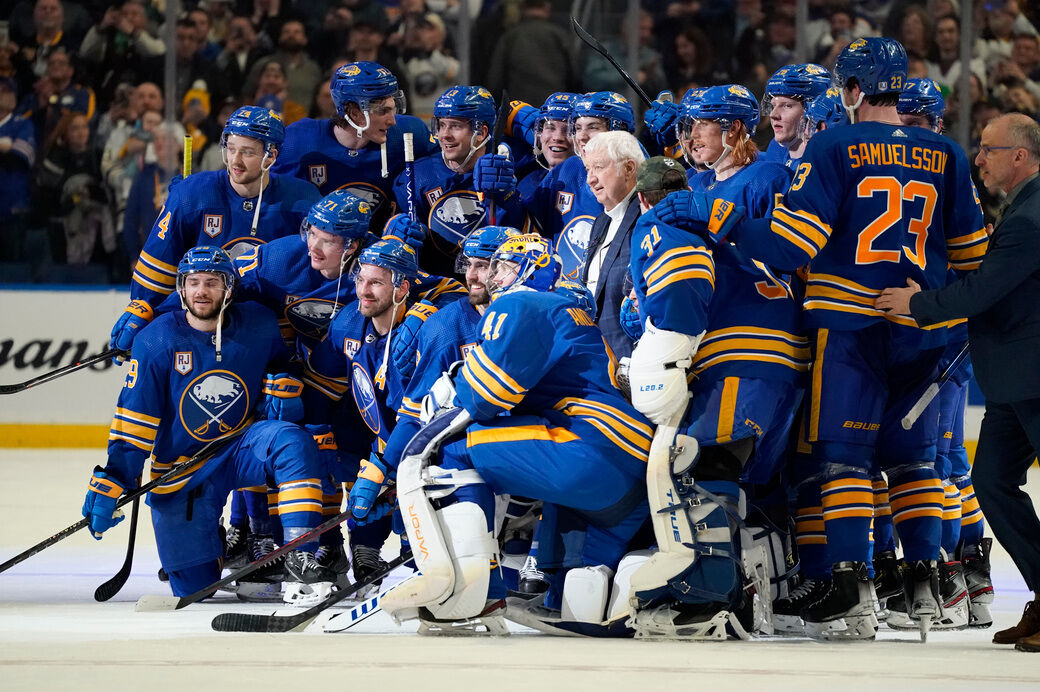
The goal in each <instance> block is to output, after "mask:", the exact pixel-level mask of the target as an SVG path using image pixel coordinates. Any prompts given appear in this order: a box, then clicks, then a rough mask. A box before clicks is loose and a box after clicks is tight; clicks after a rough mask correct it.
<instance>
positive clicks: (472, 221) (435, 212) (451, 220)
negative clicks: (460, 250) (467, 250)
mask: <svg viewBox="0 0 1040 692" xmlns="http://www.w3.org/2000/svg"><path fill="white" fill-rule="evenodd" d="M485 215H486V211H485V209H484V203H483V202H481V201H480V197H479V195H478V194H477V193H476V192H472V191H470V190H456V191H454V192H449V193H448V194H446V195H443V196H441V197H439V198H438V199H437V201H436V202H434V203H433V205H432V207H431V209H430V218H429V222H430V223H429V225H430V228H431V229H432V230H433V232H434V233H436V234H437V235H439V236H441V237H442V238H446V239H447V240H450V241H451V242H453V243H455V244H459V243H461V242H462V241H463V240H464V239H465V238H466V236H468V235H469V234H470V233H472V232H473V231H475V230H476V229H477V228H479V227H480V226H483V225H484V217H485Z"/></svg>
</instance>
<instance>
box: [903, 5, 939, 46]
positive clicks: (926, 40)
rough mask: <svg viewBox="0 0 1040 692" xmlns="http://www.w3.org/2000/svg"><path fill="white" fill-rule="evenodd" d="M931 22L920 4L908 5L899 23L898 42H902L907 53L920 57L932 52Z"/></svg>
mask: <svg viewBox="0 0 1040 692" xmlns="http://www.w3.org/2000/svg"><path fill="white" fill-rule="evenodd" d="M931 33H932V23H931V20H930V19H929V18H928V12H927V11H925V9H924V8H923V7H921V6H920V5H910V6H909V7H907V8H906V12H905V13H904V14H903V20H902V21H901V22H900V23H899V36H898V38H899V42H900V43H902V44H903V48H905V49H906V52H907V55H920V56H922V57H925V56H928V55H931V54H932V42H931V38H930V36H931Z"/></svg>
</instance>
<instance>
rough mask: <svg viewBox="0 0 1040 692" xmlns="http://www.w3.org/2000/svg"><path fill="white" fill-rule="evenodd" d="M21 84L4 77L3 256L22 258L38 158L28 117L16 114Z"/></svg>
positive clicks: (0, 145) (0, 159)
mask: <svg viewBox="0 0 1040 692" xmlns="http://www.w3.org/2000/svg"><path fill="white" fill-rule="evenodd" d="M17 88H18V85H17V84H15V82H14V80H13V79H11V78H10V77H0V260H3V261H18V260H20V259H22V247H23V244H24V240H25V229H26V218H27V216H28V213H29V207H28V201H29V181H30V178H31V176H32V168H33V164H34V163H35V162H36V138H35V135H34V134H33V126H32V123H30V122H29V121H28V120H26V119H24V118H20V117H18V116H16V115H14V108H15V104H16V103H17V98H18V96H17Z"/></svg>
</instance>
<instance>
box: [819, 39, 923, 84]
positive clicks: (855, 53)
mask: <svg viewBox="0 0 1040 692" xmlns="http://www.w3.org/2000/svg"><path fill="white" fill-rule="evenodd" d="M906 68H907V59H906V49H905V48H903V45H902V44H901V43H899V41H896V40H895V39H891V38H885V37H883V36H880V37H875V36H870V37H867V38H858V39H856V40H855V41H853V42H852V43H850V44H849V45H848V46H846V47H845V50H843V51H842V52H841V54H840V55H838V60H837V61H836V62H835V64H834V82H835V84H837V85H838V87H839V88H841V89H844V88H846V86H847V85H848V83H849V80H852V79H854V80H856V84H857V85H858V86H859V89H860V91H862V92H863V94H864V95H866V96H874V95H876V94H897V93H899V92H901V91H902V90H903V87H904V86H906Z"/></svg>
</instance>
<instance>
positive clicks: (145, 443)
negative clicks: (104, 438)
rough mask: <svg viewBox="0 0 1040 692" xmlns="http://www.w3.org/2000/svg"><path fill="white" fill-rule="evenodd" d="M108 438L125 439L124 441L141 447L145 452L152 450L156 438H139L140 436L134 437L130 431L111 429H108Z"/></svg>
mask: <svg viewBox="0 0 1040 692" xmlns="http://www.w3.org/2000/svg"><path fill="white" fill-rule="evenodd" d="M108 439H109V440H110V441H111V440H123V441H124V442H129V443H130V444H132V445H133V446H134V447H137V448H138V449H140V450H142V451H144V452H150V451H152V447H153V446H154V444H155V440H154V439H152V440H148V439H142V438H139V437H134V436H133V435H130V434H129V433H124V432H118V431H116V430H109V431H108Z"/></svg>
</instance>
